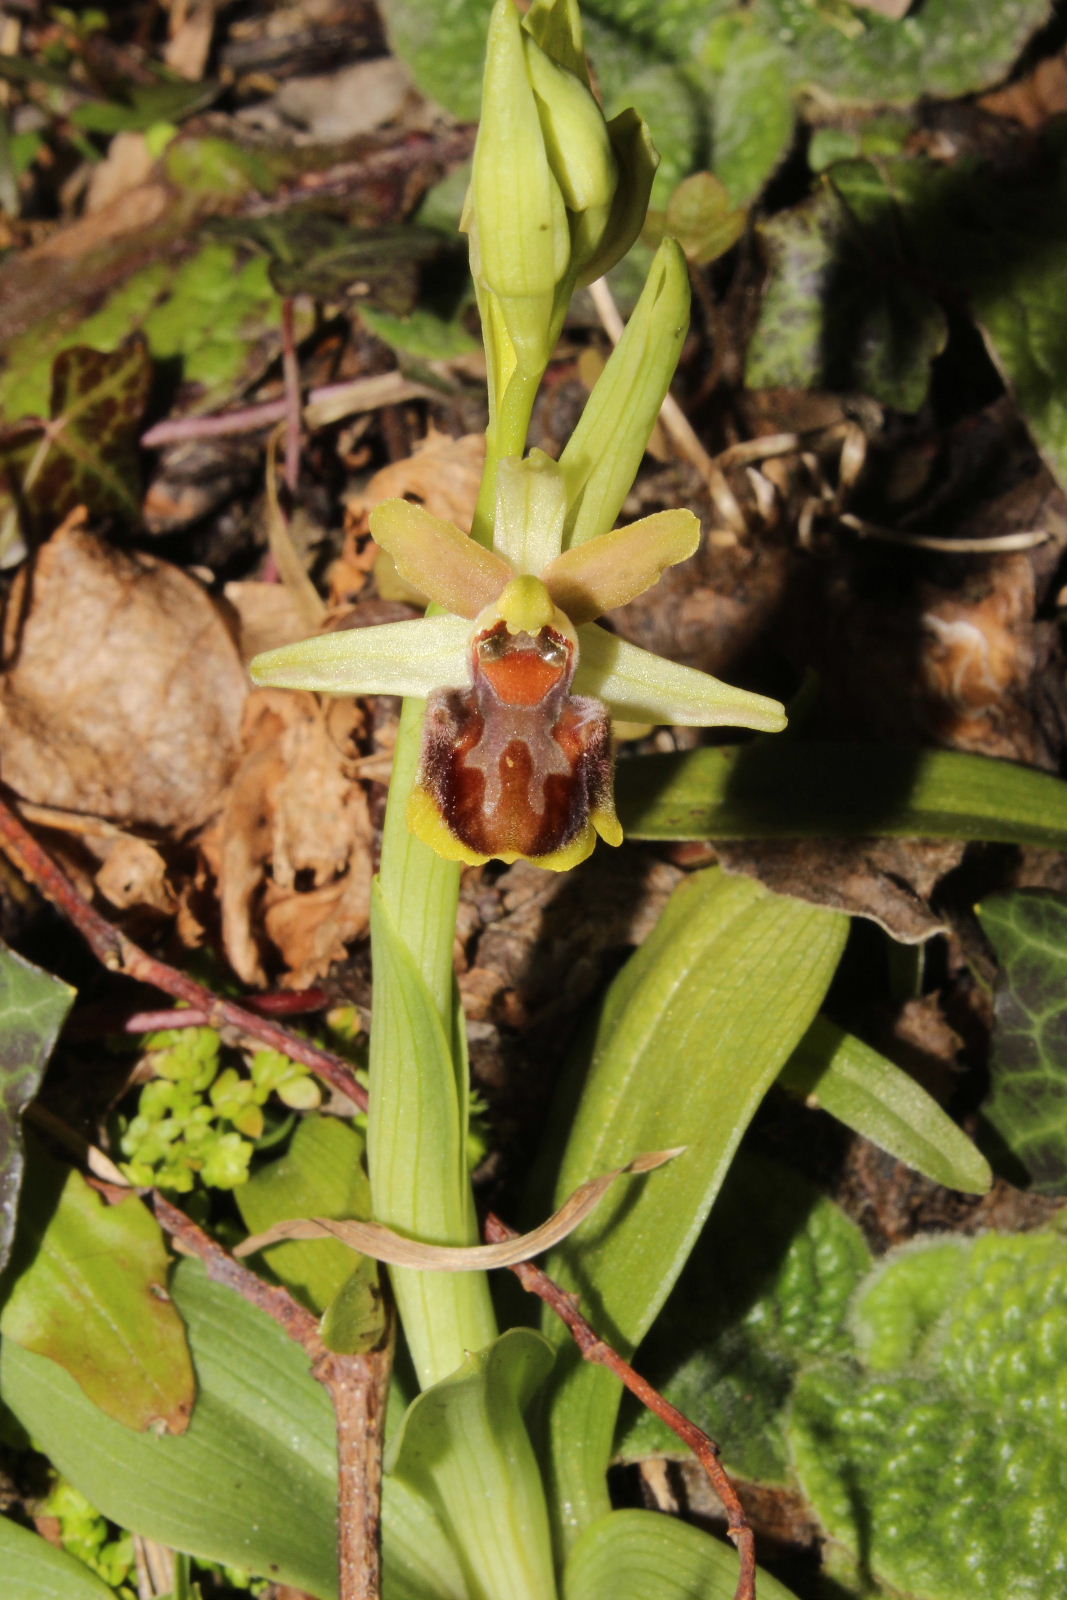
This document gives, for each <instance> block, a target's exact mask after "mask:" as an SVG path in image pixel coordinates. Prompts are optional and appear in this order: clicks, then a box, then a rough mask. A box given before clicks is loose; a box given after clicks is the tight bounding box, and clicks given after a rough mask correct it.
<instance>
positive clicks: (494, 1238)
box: [484, 1211, 756, 1600]
mask: <svg viewBox="0 0 1067 1600" xmlns="http://www.w3.org/2000/svg"><path fill="white" fill-rule="evenodd" d="M484 1233H485V1237H486V1238H487V1239H488V1240H489V1241H490V1243H492V1244H496V1243H498V1242H500V1241H501V1240H504V1239H514V1238H516V1237H517V1235H516V1233H515V1230H514V1229H513V1228H509V1227H508V1225H507V1223H506V1222H502V1221H501V1220H500V1218H499V1217H497V1216H495V1215H494V1214H493V1213H492V1212H491V1211H490V1212H489V1214H488V1215H487V1217H486V1219H485V1227H484ZM511 1270H512V1272H514V1274H515V1276H516V1277H517V1278H518V1280H519V1282H520V1283H521V1284H522V1286H523V1288H524V1289H527V1290H528V1291H529V1292H530V1294H535V1295H536V1296H537V1297H538V1299H539V1300H543V1301H544V1303H545V1305H546V1306H550V1307H551V1308H552V1310H553V1311H554V1312H555V1313H556V1315H557V1317H559V1319H560V1320H561V1322H563V1323H565V1324H566V1326H567V1327H568V1329H569V1330H570V1332H571V1335H572V1337H573V1339H574V1342H575V1344H576V1345H577V1346H578V1349H579V1350H580V1351H581V1353H582V1356H583V1357H584V1359H585V1360H586V1361H592V1362H595V1363H596V1364H597V1365H598V1366H601V1367H607V1369H608V1371H609V1372H613V1373H614V1374H615V1376H616V1377H617V1378H618V1379H619V1381H620V1383H623V1384H625V1386H626V1387H627V1389H629V1391H630V1393H631V1394H634V1395H636V1396H637V1398H638V1399H639V1400H640V1401H641V1403H642V1405H645V1406H647V1407H648V1409H649V1410H650V1411H652V1412H654V1413H655V1415H656V1416H657V1417H659V1418H660V1419H661V1420H662V1421H663V1422H665V1423H666V1424H667V1426H668V1428H670V1429H672V1431H673V1432H674V1433H676V1434H677V1435H678V1437H679V1439H681V1441H682V1443H683V1444H684V1445H685V1446H686V1447H687V1449H689V1450H692V1452H693V1454H694V1455H695V1456H696V1458H697V1460H698V1461H699V1462H700V1464H701V1466H702V1467H703V1468H704V1471H705V1472H706V1473H707V1475H708V1478H709V1479H710V1481H711V1486H712V1488H713V1489H714V1490H715V1493H716V1494H717V1495H718V1497H719V1499H720V1500H721V1501H722V1503H723V1508H724V1510H725V1512H726V1529H727V1533H728V1534H729V1537H730V1538H731V1539H732V1540H733V1542H734V1544H735V1545H736V1546H737V1557H738V1562H739V1565H740V1572H739V1573H738V1578H737V1588H736V1589H735V1590H734V1600H756V1542H755V1538H754V1536H753V1533H752V1528H751V1526H750V1524H749V1521H748V1518H747V1517H746V1516H745V1511H744V1507H743V1506H742V1504H741V1499H740V1496H739V1495H738V1493H737V1490H736V1489H735V1488H734V1486H733V1483H732V1482H731V1480H730V1477H729V1474H728V1473H727V1471H726V1469H725V1467H724V1466H723V1464H722V1462H721V1461H720V1460H719V1447H718V1445H717V1444H716V1443H715V1441H714V1439H711V1438H709V1437H708V1435H707V1434H706V1433H705V1432H704V1430H703V1429H702V1428H698V1427H697V1425H696V1423H695V1422H690V1420H689V1418H688V1417H686V1416H684V1415H683V1414H682V1412H681V1411H679V1410H678V1407H677V1406H673V1405H671V1402H670V1401H669V1400H668V1399H667V1398H666V1396H665V1395H662V1394H660V1392H659V1390H658V1389H656V1388H654V1387H653V1385H652V1384H651V1383H649V1382H648V1380H647V1378H642V1376H641V1374H640V1373H639V1372H635V1371H634V1369H633V1367H632V1366H631V1365H630V1363H629V1362H628V1361H626V1360H625V1359H624V1358H623V1357H622V1356H621V1355H619V1352H618V1351H617V1350H613V1349H612V1348H611V1346H610V1345H609V1344H608V1343H607V1342H606V1341H605V1340H603V1339H602V1338H601V1337H600V1335H599V1334H598V1333H597V1331H596V1329H595V1328H594V1327H593V1326H592V1324H591V1323H589V1322H588V1321H587V1320H586V1319H585V1317H583V1316H582V1314H581V1312H580V1311H579V1310H578V1306H577V1302H576V1301H575V1299H574V1296H573V1295H569V1294H568V1293H567V1292H566V1290H565V1289H561V1288H560V1286H559V1284H558V1283H555V1282H553V1280H552V1279H551V1278H550V1277H549V1276H548V1273H547V1272H545V1271H544V1270H543V1269H542V1268H541V1267H535V1266H534V1264H533V1262H532V1261H526V1262H523V1264H522V1265H521V1266H517V1267H512V1269H511Z"/></svg>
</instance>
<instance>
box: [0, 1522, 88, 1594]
mask: <svg viewBox="0 0 1067 1600" xmlns="http://www.w3.org/2000/svg"><path fill="white" fill-rule="evenodd" d="M0 1571H2V1572H3V1575H4V1589H5V1592H6V1593H7V1594H10V1595H11V1596H12V1597H14V1596H15V1595H17V1596H18V1600H115V1596H114V1590H112V1589H109V1588H108V1586H107V1584H106V1583H103V1582H101V1580H100V1579H99V1578H98V1577H97V1576H96V1574H95V1573H93V1572H90V1571H89V1568H88V1567H87V1566H85V1564H84V1563H83V1562H81V1561H76V1560H75V1559H74V1557H73V1556H69V1555H68V1554H67V1552H66V1551H65V1550H57V1549H56V1547H55V1545H52V1544H49V1543H48V1540H47V1539H42V1538H41V1536H40V1534H39V1533H31V1532H30V1530H29V1528H20V1527H19V1526H18V1524H17V1523H15V1522H12V1521H11V1519H10V1518H9V1517H3V1516H0Z"/></svg>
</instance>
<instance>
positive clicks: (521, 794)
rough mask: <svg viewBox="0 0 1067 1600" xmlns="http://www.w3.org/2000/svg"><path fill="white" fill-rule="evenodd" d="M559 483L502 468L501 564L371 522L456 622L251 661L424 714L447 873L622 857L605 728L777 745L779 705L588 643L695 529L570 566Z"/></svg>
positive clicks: (427, 781)
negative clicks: (458, 864)
mask: <svg viewBox="0 0 1067 1600" xmlns="http://www.w3.org/2000/svg"><path fill="white" fill-rule="evenodd" d="M566 520H567V495H566V486H565V480H564V474H563V472H562V470H561V469H560V467H559V466H557V464H556V463H555V462H554V461H552V460H551V459H550V458H549V457H548V456H546V455H544V454H543V453H542V452H540V451H537V450H535V451H533V452H531V454H530V456H529V457H528V458H527V459H526V460H523V461H519V460H516V459H506V460H504V461H502V462H501V463H500V470H499V474H498V482H497V501H496V517H495V522H494V535H493V548H492V549H486V548H485V547H483V546H482V545H480V544H477V543H476V542H475V541H474V540H473V539H471V538H470V537H469V535H467V534H465V533H463V532H462V531H461V530H460V529H459V528H458V527H456V525H455V524H454V523H451V522H446V521H444V520H442V519H441V518H439V517H435V516H432V515H431V514H430V513H429V512H428V511H426V510H425V509H424V508H423V507H421V506H417V505H414V504H412V503H410V502H409V501H406V500H390V501H386V502H385V503H384V504H382V505H380V506H378V507H377V508H376V510H375V511H374V512H372V514H371V531H372V532H373V534H374V537H375V539H376V540H377V541H378V543H379V544H380V545H381V546H382V548H383V549H385V550H387V551H388V553H389V554H390V555H391V556H392V558H393V561H394V562H395V564H396V567H397V570H398V571H399V573H400V575H401V577H403V578H404V579H405V580H406V581H408V582H409V583H411V584H413V585H414V586H415V587H416V588H418V589H419V590H420V591H421V592H422V593H423V594H425V595H427V596H428V597H429V598H430V600H432V601H433V602H434V603H435V605H436V606H439V607H443V608H444V611H445V613H446V614H444V615H436V616H427V617H425V618H422V619H418V620H414V621H411V622H398V623H384V624H382V625H380V626H378V627H371V628H359V629H351V630H347V631H342V632H339V633H332V634H325V635H322V636H320V637H319V638H315V639H309V640H306V641H305V642H303V643H300V644H293V645H285V646H283V647H282V648H281V649H279V650H271V651H268V652H267V653H266V654H265V655H261V656H257V658H256V659H255V661H254V662H253V663H252V669H251V670H252V676H253V678H254V680H255V682H256V683H259V684H270V685H273V686H275V687H280V688H291V689H315V690H318V691H320V692H322V693H327V694H400V695H412V696H416V697H419V698H426V699H427V700H428V705H427V715H426V719H425V723H424V729H423V744H422V756H421V761H420V765H419V771H418V776H417V779H416V782H415V785H414V788H413V790H412V793H411V796H410V799H409V801H408V813H407V815H408V824H409V826H410V828H411V829H412V831H413V832H414V833H415V834H416V835H417V836H418V837H419V838H421V839H422V840H423V841H424V842H425V843H426V844H429V845H430V846H431V847H432V848H433V849H434V850H436V851H437V853H438V854H439V855H441V856H444V857H446V858H447V859H449V860H454V861H464V862H469V863H472V864H481V863H483V862H485V861H487V860H489V859H491V858H499V859H500V860H503V861H515V860H516V859H518V858H519V857H525V858H527V859H529V860H531V861H534V862H535V863H536V864H537V865H538V866H541V867H547V868H549V869H551V870H553V871H564V870H566V869H567V868H569V867H572V866H575V865H576V864H577V863H578V862H579V861H582V860H584V859H585V857H586V856H587V855H589V853H590V851H591V850H592V849H593V847H594V845H595V843H596V837H597V835H598V834H599V836H600V837H601V838H602V839H604V840H606V841H607V842H608V843H609V844H619V843H620V842H621V839H622V830H621V828H620V826H619V821H618V818H617V817H616V815H615V807H614V802H613V798H612V754H611V735H610V719H611V718H612V717H615V718H618V719H623V720H626V721H631V722H647V723H674V724H688V725H696V726H700V727H716V726H721V725H724V724H727V725H731V726H734V727H745V728H755V729H759V730H761V731H763V732H776V731H778V730H779V729H780V728H782V727H784V725H785V714H784V712H783V710H782V707H781V706H780V705H779V704H778V702H777V701H776V700H770V699H767V698H766V697H765V696H763V695H760V694H753V693H750V692H748V691H747V690H744V689H734V688H730V687H729V686H728V685H726V684H724V683H721V682H719V680H718V679H716V678H713V677H710V676H709V675H708V674H707V673H703V672H698V671H696V670H694V669H693V668H691V667H685V666H680V665H679V664H677V663H676V662H672V661H667V660H665V659H664V658H662V657H660V656H656V655H653V654H651V653H650V652H649V651H647V650H642V649H639V648H638V647H637V646H636V645H632V644H629V643H627V642H626V641H625V640H623V639H619V638H617V637H616V636H615V635H614V634H612V633H609V632H607V631H606V630H605V629H603V628H599V627H597V626H596V624H595V622H594V620H593V619H594V618H596V617H599V616H601V615H602V614H603V613H604V612H606V611H611V610H612V609H614V608H615V607H616V606H621V605H625V604H626V603H627V601H629V600H633V599H634V598H635V597H636V596H637V595H639V594H643V593H644V591H645V590H646V589H649V588H651V587H652V585H653V584H655V583H656V582H657V581H658V579H659V578H660V576H661V574H662V573H663V572H664V570H665V569H666V568H667V567H669V566H673V565H674V564H675V563H676V562H679V561H684V560H685V559H686V558H687V557H688V556H691V555H692V554H693V552H694V550H695V549H696V547H697V543H698V540H699V535H700V524H699V522H698V520H697V518H696V517H695V516H694V515H693V513H692V512H691V511H681V510H679V511H661V512H657V513H656V514H655V515H653V516H649V517H643V518H642V519H641V520H640V521H639V522H634V523H631V524H630V525H629V526H628V527H624V528H617V529H615V530H613V531H612V532H609V533H603V534H600V535H598V536H597V537H595V538H592V539H589V540H588V541H586V542H585V543H583V544H581V545H576V546H572V547H571V548H569V549H563V548H562V546H563V540H564V528H565V524H566Z"/></svg>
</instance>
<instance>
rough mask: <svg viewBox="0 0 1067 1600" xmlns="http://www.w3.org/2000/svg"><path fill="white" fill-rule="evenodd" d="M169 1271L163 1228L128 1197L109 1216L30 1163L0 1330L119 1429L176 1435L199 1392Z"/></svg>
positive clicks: (47, 1165)
mask: <svg viewBox="0 0 1067 1600" xmlns="http://www.w3.org/2000/svg"><path fill="white" fill-rule="evenodd" d="M169 1269H170V1258H169V1256H168V1255H167V1250H166V1246H165V1244H164V1242H163V1234H162V1232H161V1230H160V1227H159V1224H158V1222H157V1221H156V1219H155V1218H154V1217H153V1216H152V1214H151V1212H150V1211H149V1210H148V1208H147V1206H145V1205H144V1204H143V1203H142V1202H141V1201H140V1200H139V1199H138V1198H137V1196H136V1195H134V1194H131V1195H129V1196H128V1197H127V1198H126V1199H124V1200H120V1201H119V1202H118V1204H117V1205H113V1206H109V1205H107V1204H105V1202H104V1201H103V1200H102V1199H101V1198H100V1196H99V1195H98V1194H96V1193H94V1191H93V1190H92V1189H91V1188H90V1187H89V1185H88V1184H87V1183H86V1181H85V1179H84V1178H83V1177H82V1176H81V1174H80V1173H79V1172H74V1171H68V1172H67V1174H66V1177H65V1179H64V1176H63V1170H62V1169H61V1168H59V1167H58V1166H57V1165H56V1164H55V1163H54V1162H52V1161H50V1160H48V1159H47V1158H46V1157H45V1156H44V1155H43V1154H42V1153H41V1152H37V1153H35V1156H34V1161H33V1166H32V1168H31V1170H30V1174H29V1179H28V1182H27V1191H26V1200H25V1204H24V1205H23V1208H22V1214H21V1216H20V1218H19V1229H18V1233H17V1235H16V1239H15V1247H14V1250H13V1252H12V1261H11V1267H10V1278H11V1281H10V1283H9V1285H8V1288H9V1292H8V1294H7V1298H6V1300H5V1301H4V1306H3V1311H2V1312H0V1331H2V1332H3V1334H4V1337H5V1339H6V1340H8V1341H10V1342H11V1343H14V1344H18V1345H21V1346H22V1347H23V1348H24V1349H26V1350H33V1351H36V1352H37V1353H38V1354H39V1355H42V1356H47V1357H49V1358H50V1360H51V1361H52V1362H53V1363H56V1364H57V1366H58V1367H61V1368H63V1369H64V1371H66V1372H68V1373H69V1374H70V1375H71V1377H72V1378H74V1379H75V1381H76V1382H77V1383H78V1384H79V1385H80V1386H81V1388H82V1389H83V1390H84V1391H85V1393H86V1394H87V1395H88V1396H89V1398H90V1399H91V1400H93V1401H95V1402H96V1404H97V1405H98V1406H100V1407H101V1408H102V1409H103V1410H104V1411H106V1412H107V1414H108V1416H110V1417H114V1418H115V1419H116V1420H117V1421H118V1422H120V1423H123V1424H125V1425H126V1426H127V1427H129V1428H148V1427H152V1426H162V1427H165V1428H166V1429H168V1430H169V1431H170V1432H171V1433H181V1432H183V1431H184V1430H185V1428H186V1427H187V1426H188V1422H189V1412H190V1410H191V1409H192V1404H193V1397H194V1392H195V1383H194V1378H193V1367H192V1362H191V1360H190V1357H189V1349H188V1346H187V1344H186V1341H185V1330H184V1328H183V1326H182V1320H181V1317H180V1316H179V1315H178V1313H177V1311H176V1310H175V1309H174V1306H173V1305H172V1304H171V1299H170V1295H169V1294H168V1292H167V1278H168V1274H169ZM55 1370H56V1367H55V1366H54V1367H53V1371H55Z"/></svg>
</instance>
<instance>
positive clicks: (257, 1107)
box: [120, 1028, 320, 1194]
mask: <svg viewBox="0 0 1067 1600" xmlns="http://www.w3.org/2000/svg"><path fill="white" fill-rule="evenodd" d="M147 1042H148V1056H147V1058H146V1060H147V1063H148V1065H149V1066H150V1067H151V1069H152V1072H153V1074H154V1076H153V1077H152V1079H151V1080H150V1081H149V1082H148V1083H146V1084H145V1086H144V1088H143V1089H142V1090H141V1095H140V1100H139V1103H138V1107H137V1114H136V1115H135V1116H134V1117H133V1118H132V1120H131V1121H130V1122H129V1124H128V1125H127V1126H126V1127H125V1129H124V1130H123V1131H122V1134H121V1137H120V1146H121V1149H122V1153H123V1155H124V1156H125V1157H126V1158H127V1159H126V1162H125V1165H124V1171H125V1172H126V1175H127V1177H128V1178H129V1179H130V1181H131V1182H132V1183H136V1184H145V1185H148V1184H154V1185H156V1186H157V1187H158V1188H161V1189H170V1190H172V1191H174V1192H176V1193H178V1194H187V1193H188V1192H189V1191H190V1190H191V1189H192V1188H193V1187H194V1185H195V1184H196V1183H197V1181H198V1180H199V1182H200V1184H202V1185H203V1186H204V1187H206V1188H209V1189H235V1188H237V1187H238V1185H239V1184H242V1183H244V1182H245V1180H246V1179H247V1177H248V1165H249V1162H250V1160H251V1157H252V1151H253V1149H254V1148H255V1141H256V1140H257V1139H259V1138H260V1137H261V1136H262V1134H263V1131H264V1116H263V1107H264V1106H265V1104H266V1103H267V1101H268V1099H269V1098H270V1096H271V1095H272V1094H274V1095H277V1097H278V1099H279V1100H280V1101H281V1102H282V1104H283V1105H285V1106H288V1107H290V1108H291V1109H292V1110H294V1111H307V1110H311V1109H312V1108H313V1107H315V1106H317V1105H318V1103H319V1100H320V1094H319V1089H318V1086H317V1084H316V1083H315V1081H314V1079H313V1078H312V1077H311V1076H310V1074H309V1073H308V1070H307V1068H306V1067H303V1066H301V1065H300V1063H299V1062H296V1061H291V1060H290V1059H289V1057H288V1056H283V1055H281V1054H280V1053H279V1052H278V1051H277V1050H257V1051H256V1052H255V1053H254V1054H253V1055H252V1056H251V1057H250V1058H249V1059H248V1071H247V1073H245V1072H243V1071H240V1070H238V1068H237V1067H235V1066H229V1065H227V1066H223V1065H222V1040H221V1039H220V1037H219V1034H218V1033H217V1032H216V1031H215V1029H214V1028H174V1029H170V1030H168V1031H166V1032H163V1033H155V1034H150V1035H149V1036H148V1041H147Z"/></svg>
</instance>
